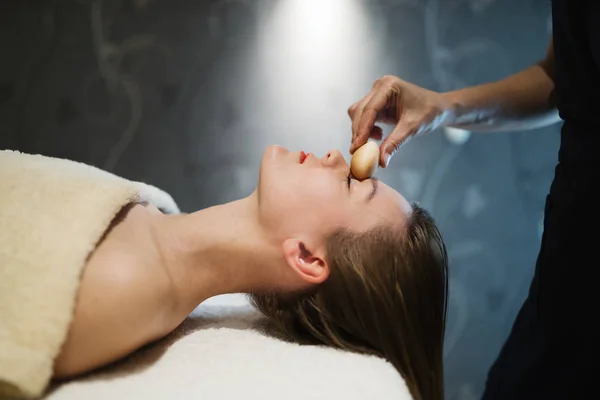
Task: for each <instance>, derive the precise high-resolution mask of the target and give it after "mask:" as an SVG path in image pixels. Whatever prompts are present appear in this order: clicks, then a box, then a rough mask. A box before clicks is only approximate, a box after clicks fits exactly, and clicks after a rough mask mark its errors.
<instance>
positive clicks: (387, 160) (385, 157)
mask: <svg viewBox="0 0 600 400" xmlns="http://www.w3.org/2000/svg"><path fill="white" fill-rule="evenodd" d="M391 158H392V155H391V154H386V155H385V156H384V158H383V162H384V163H385V167H386V168H387V166H388V165H389V164H390V159H391Z"/></svg>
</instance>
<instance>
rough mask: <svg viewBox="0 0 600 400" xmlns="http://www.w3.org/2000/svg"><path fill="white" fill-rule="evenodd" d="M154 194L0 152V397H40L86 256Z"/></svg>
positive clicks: (96, 174) (101, 175) (63, 165)
mask: <svg viewBox="0 0 600 400" xmlns="http://www.w3.org/2000/svg"><path fill="white" fill-rule="evenodd" d="M141 202H144V203H153V204H154V205H156V206H157V207H158V208H159V209H161V210H163V211H164V212H167V213H175V212H178V209H177V205H176V204H175V202H174V201H173V199H172V198H171V197H170V196H169V195H168V194H166V193H164V192H162V191H160V190H159V189H157V188H155V187H152V186H149V185H146V184H143V183H139V182H132V181H128V180H126V179H122V178H119V177H117V176H115V175H112V174H110V173H108V172H105V171H102V170H99V169H97V168H94V167H91V166H88V165H85V164H81V163H77V162H73V161H68V160H62V159H56V158H50V157H44V156H41V155H29V154H22V153H19V152H14V151H0V398H6V397H8V396H11V397H35V396H40V395H41V394H43V392H44V390H45V389H46V387H47V385H48V383H49V381H50V378H51V374H52V366H53V362H54V359H55V358H56V356H57V355H58V353H59V350H60V347H61V345H62V344H63V342H64V340H65V339H66V335H67V331H68V328H69V324H70V321H71V318H72V312H73V308H74V303H75V297H76V293H77V289H78V286H79V278H80V274H81V272H82V269H83V267H84V265H85V262H86V259H87V257H88V256H89V255H90V253H91V252H92V251H93V250H94V248H95V246H96V244H97V242H98V241H99V239H100V238H101V237H102V235H103V234H104V232H105V231H106V229H107V228H108V227H109V225H110V223H111V221H112V220H113V218H114V217H115V216H116V215H117V213H118V212H119V211H120V210H121V209H122V208H123V207H124V206H125V205H127V204H129V203H141Z"/></svg>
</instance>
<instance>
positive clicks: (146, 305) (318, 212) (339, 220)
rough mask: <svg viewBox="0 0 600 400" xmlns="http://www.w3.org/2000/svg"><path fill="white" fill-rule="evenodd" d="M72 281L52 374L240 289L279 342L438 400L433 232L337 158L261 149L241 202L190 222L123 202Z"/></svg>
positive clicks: (108, 355) (117, 355)
mask: <svg viewBox="0 0 600 400" xmlns="http://www.w3.org/2000/svg"><path fill="white" fill-rule="evenodd" d="M0 157H4V155H0ZM38 157H39V156H38ZM73 164H75V163H73ZM86 167H87V166H86ZM0 169H2V168H0ZM99 172H101V171H99ZM56 184H58V185H60V182H56ZM0 196H2V195H1V194H0ZM64 206H65V207H69V205H68V204H64ZM0 216H1V218H2V219H4V218H9V217H10V216H8V217H7V216H6V215H2V214H0ZM72 218H73V219H74V220H76V219H77V218H78V216H77V215H72ZM3 226H4V227H5V228H6V226H9V225H6V224H4V223H3ZM57 229H59V228H58V227H57ZM64 231H65V230H64V229H62V232H64ZM73 236H75V235H74V234H73ZM39 240H43V238H40V239H39ZM73 240H74V241H76V238H75V237H74V238H73ZM1 243H2V241H1V240H0V244H1ZM1 260H2V258H0V261H1ZM80 272H81V276H80V278H79V281H78V283H77V286H76V293H75V294H76V296H75V298H74V300H73V309H74V311H73V312H72V313H71V316H72V319H71V321H70V323H69V325H68V331H67V332H68V333H65V338H64V340H63V341H62V346H60V348H59V349H58V354H57V356H56V357H55V358H54V360H53V367H52V377H53V378H66V377H73V376H77V375H79V374H82V373H85V372H88V371H91V370H94V369H96V368H98V367H101V366H104V365H106V364H108V363H111V362H113V361H115V360H118V359H121V358H123V357H125V356H127V355H128V354H130V353H132V352H133V351H135V350H137V349H139V348H140V347H141V346H144V345H146V344H148V343H151V342H153V341H156V340H157V339H160V338H162V337H164V336H165V335H167V334H169V333H170V332H172V331H173V330H174V329H175V328H176V327H177V326H178V325H179V324H181V322H182V321H183V320H184V319H185V318H186V317H187V316H188V315H189V314H190V313H191V311H192V310H194V309H195V308H196V307H197V306H198V305H199V304H200V303H202V302H203V301H204V300H206V299H208V298H210V297H213V296H217V295H221V294H227V293H248V294H250V295H251V299H252V301H253V303H254V305H255V306H256V307H257V308H258V310H260V311H261V312H262V313H263V314H264V315H265V316H266V317H267V318H268V319H269V320H270V322H271V324H272V326H273V327H274V328H275V330H276V331H277V332H278V333H279V334H280V335H282V336H283V337H285V338H287V339H290V340H294V341H297V342H300V343H304V344H316V345H327V346H333V347H336V348H340V349H345V350H349V351H354V352H359V353H366V354H373V355H377V356H380V357H383V358H385V359H387V360H388V361H389V362H390V363H391V364H393V366H394V367H395V368H396V369H397V370H398V372H399V373H400V374H401V375H402V376H403V377H404V379H405V381H406V384H407V386H408V388H409V390H410V391H411V394H412V395H413V397H414V398H415V399H416V400H421V399H424V400H429V399H436V400H437V399H439V400H441V399H443V368H442V353H443V352H442V348H443V339H444V328H445V317H446V300H447V299H446V297H447V259H446V250H445V247H444V243H443V240H442V237H441V235H440V232H439V231H438V229H437V227H436V225H435V223H434V221H433V219H432V218H431V216H430V215H429V214H428V213H427V211H425V210H424V209H422V208H420V207H419V206H418V205H416V204H410V203H409V202H408V201H407V200H406V199H405V198H404V197H402V196H401V195H400V194H399V193H398V192H396V191H395V190H393V189H392V188H390V187H389V186H387V185H385V184H384V183H383V182H380V181H378V180H375V179H366V180H363V181H358V180H355V179H350V178H349V166H348V165H347V164H346V162H345V161H344V159H343V157H342V155H341V154H340V153H339V152H338V151H331V152H329V153H328V154H327V155H326V156H325V157H323V158H318V157H316V156H314V155H310V154H309V155H308V156H306V155H305V154H304V153H302V152H290V151H288V150H286V149H284V148H282V147H278V146H273V147H269V148H268V149H267V150H266V151H265V153H264V155H263V158H262V161H261V166H260V177H259V182H258V185H257V188H256V190H255V191H254V192H253V193H252V194H251V195H250V196H248V197H246V198H243V199H240V200H237V201H233V202H231V203H227V204H222V205H218V206H214V207H211V208H207V209H204V210H200V211H197V212H195V213H192V214H175V215H167V214H163V213H162V212H161V211H159V209H158V208H156V207H155V206H153V205H151V204H135V203H134V204H130V205H128V206H126V207H124V208H123V209H122V210H121V211H120V213H119V214H118V216H117V217H116V218H115V219H114V220H113V221H112V223H111V224H110V227H109V229H108V230H107V231H106V232H104V233H103V235H102V237H101V239H100V240H99V241H98V243H97V246H95V248H94V249H92V252H91V254H90V255H89V257H88V258H87V259H86V261H85V263H84V265H83V266H82V268H81V271H80ZM57 273H60V271H57ZM0 274H1V273H0ZM0 280H2V279H1V275H0ZM22 284H23V285H27V284H28V283H27V282H23V283H22ZM22 290H23V291H26V290H27V288H26V287H23V289H22ZM40 312H41V311H40ZM0 316H2V315H1V312H0ZM22 334H24V335H27V334H28V333H27V332H22ZM32 337H33V336H32ZM0 350H1V345H0ZM1 359H2V358H1V357H0V360H1ZM290 362H293V360H290ZM11 368H18V366H16V365H15V366H12V367H11ZM0 378H3V376H2V373H0ZM0 380H1V379H0ZM9 383H10V382H9Z"/></svg>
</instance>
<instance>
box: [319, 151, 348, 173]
mask: <svg viewBox="0 0 600 400" xmlns="http://www.w3.org/2000/svg"><path fill="white" fill-rule="evenodd" d="M323 165H324V166H326V167H328V168H334V169H344V170H347V169H348V168H350V167H349V166H348V164H346V160H344V156H342V153H341V152H340V151H339V150H331V151H328V152H327V155H326V156H325V157H323Z"/></svg>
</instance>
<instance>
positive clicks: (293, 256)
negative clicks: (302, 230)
mask: <svg viewBox="0 0 600 400" xmlns="http://www.w3.org/2000/svg"><path fill="white" fill-rule="evenodd" d="M311 250H313V251H311ZM314 250H316V249H309V248H307V245H306V244H305V243H303V242H302V241H300V240H298V239H287V240H286V241H284V242H283V254H284V256H285V260H286V261H287V263H288V265H289V266H290V267H291V268H292V270H293V271H295V272H296V273H297V274H298V275H299V276H300V277H301V278H302V279H303V280H304V281H305V282H308V283H312V284H319V283H323V282H325V280H326V279H327V278H328V277H329V266H328V265H327V263H326V262H325V257H324V256H323V255H318V254H317V252H316V251H314Z"/></svg>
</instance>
